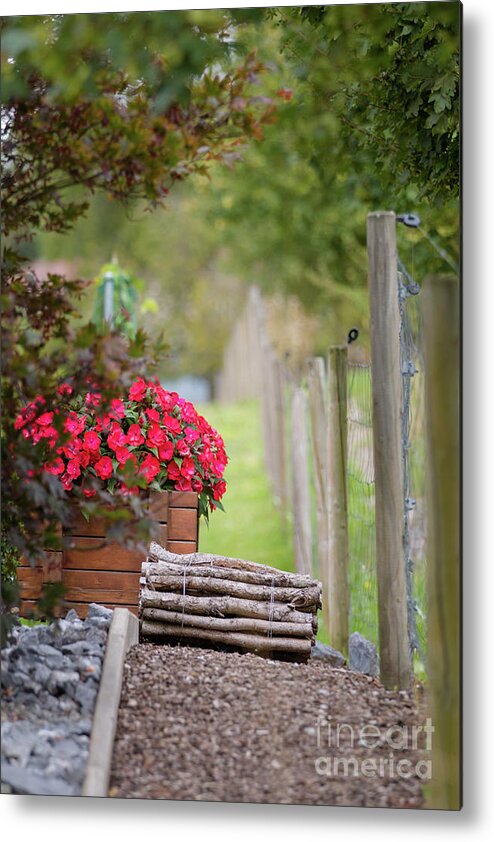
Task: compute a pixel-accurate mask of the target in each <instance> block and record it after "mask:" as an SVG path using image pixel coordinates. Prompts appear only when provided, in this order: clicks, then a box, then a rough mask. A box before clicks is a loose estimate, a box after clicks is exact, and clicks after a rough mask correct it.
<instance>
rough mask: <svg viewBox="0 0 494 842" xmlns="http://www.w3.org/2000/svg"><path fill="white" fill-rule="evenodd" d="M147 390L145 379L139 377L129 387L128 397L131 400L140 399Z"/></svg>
mask: <svg viewBox="0 0 494 842" xmlns="http://www.w3.org/2000/svg"><path fill="white" fill-rule="evenodd" d="M147 390H148V387H147V383H146V381H145V380H142V379H139V380H136V382H135V383H133V384H132V386H131V387H130V389H129V398H130V400H131V401H141V400H142V399H143V397H144V395H145V394H146V392H147Z"/></svg>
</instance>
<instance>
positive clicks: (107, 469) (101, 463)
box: [94, 456, 113, 479]
mask: <svg viewBox="0 0 494 842" xmlns="http://www.w3.org/2000/svg"><path fill="white" fill-rule="evenodd" d="M94 470H95V471H96V473H97V475H98V476H99V478H100V479H109V477H111V475H112V473H113V464H112V461H111V459H110V457H109V456H102V457H101V459H99V460H98V461H97V462H96V464H95V466H94Z"/></svg>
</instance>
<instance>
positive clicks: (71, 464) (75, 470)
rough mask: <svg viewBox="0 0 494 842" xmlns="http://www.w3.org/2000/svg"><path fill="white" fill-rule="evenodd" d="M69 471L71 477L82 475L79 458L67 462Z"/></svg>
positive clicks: (75, 477)
mask: <svg viewBox="0 0 494 842" xmlns="http://www.w3.org/2000/svg"><path fill="white" fill-rule="evenodd" d="M67 473H68V475H69V477H70V478H71V479H77V477H80V475H81V465H80V462H79V461H78V460H77V459H70V460H69V461H68V462H67Z"/></svg>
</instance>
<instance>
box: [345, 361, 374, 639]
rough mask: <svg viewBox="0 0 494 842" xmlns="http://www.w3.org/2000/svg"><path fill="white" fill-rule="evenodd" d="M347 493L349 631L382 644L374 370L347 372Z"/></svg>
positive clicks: (362, 368) (353, 366) (358, 366)
mask: <svg viewBox="0 0 494 842" xmlns="http://www.w3.org/2000/svg"><path fill="white" fill-rule="evenodd" d="M347 489H348V550H349V585H350V632H354V631H358V632H360V634H362V635H364V637H366V638H367V639H368V640H371V641H372V642H373V643H374V644H375V645H376V646H377V645H378V615H377V575H376V519H375V494H374V492H375V482H374V456H373V443H372V379H371V367H370V365H364V364H358V363H349V364H348V373H347Z"/></svg>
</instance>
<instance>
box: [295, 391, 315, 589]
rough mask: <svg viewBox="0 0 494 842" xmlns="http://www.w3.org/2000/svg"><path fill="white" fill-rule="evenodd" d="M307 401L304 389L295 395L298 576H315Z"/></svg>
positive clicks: (296, 564)
mask: <svg viewBox="0 0 494 842" xmlns="http://www.w3.org/2000/svg"><path fill="white" fill-rule="evenodd" d="M306 406H307V398H306V395H305V391H304V389H303V388H302V387H301V386H294V388H293V394H292V428H291V441H292V447H291V451H292V466H293V467H292V483H293V532H294V541H293V544H294V553H295V567H296V570H297V572H298V573H311V572H312V538H311V521H310V489H309V466H308V458H307V457H308V454H307V422H306Z"/></svg>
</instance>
